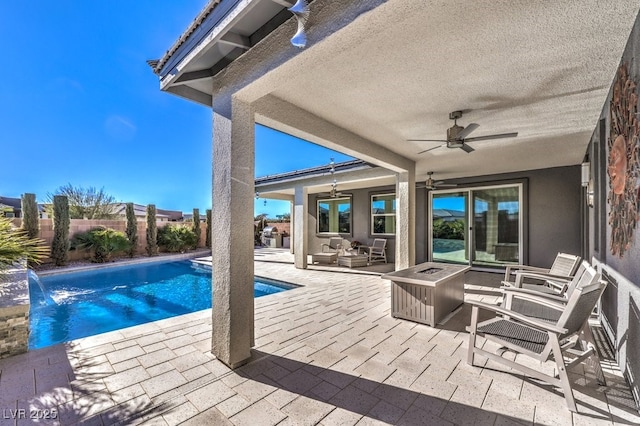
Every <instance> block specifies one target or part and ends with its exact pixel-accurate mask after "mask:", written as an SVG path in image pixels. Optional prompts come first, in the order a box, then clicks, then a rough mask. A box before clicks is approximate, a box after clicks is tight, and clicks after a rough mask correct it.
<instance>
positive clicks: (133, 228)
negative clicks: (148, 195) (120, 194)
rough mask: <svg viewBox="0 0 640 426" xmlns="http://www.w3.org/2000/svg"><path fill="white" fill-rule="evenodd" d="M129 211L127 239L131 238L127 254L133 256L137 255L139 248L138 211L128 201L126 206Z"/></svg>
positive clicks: (127, 211)
mask: <svg viewBox="0 0 640 426" xmlns="http://www.w3.org/2000/svg"><path fill="white" fill-rule="evenodd" d="M126 213H127V229H126V234H127V240H129V249H128V250H127V254H128V255H129V257H133V256H135V255H136V250H137V248H138V221H137V219H136V213H135V211H134V209H133V203H127V208H126Z"/></svg>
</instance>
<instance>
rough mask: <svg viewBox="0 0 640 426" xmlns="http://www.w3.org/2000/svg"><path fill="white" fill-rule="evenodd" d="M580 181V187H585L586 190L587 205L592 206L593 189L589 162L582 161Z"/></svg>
mask: <svg viewBox="0 0 640 426" xmlns="http://www.w3.org/2000/svg"><path fill="white" fill-rule="evenodd" d="M580 181H581V183H582V187H583V188H586V191H587V205H588V206H589V207H593V203H594V200H593V195H594V190H593V179H591V163H588V162H585V163H582V166H581V176H580Z"/></svg>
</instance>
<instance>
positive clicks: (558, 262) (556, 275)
mask: <svg viewBox="0 0 640 426" xmlns="http://www.w3.org/2000/svg"><path fill="white" fill-rule="evenodd" d="M581 260H582V258H581V257H580V256H576V255H573V254H568V253H558V254H557V255H556V258H555V260H554V261H553V264H552V265H551V268H548V269H546V268H539V267H536V266H529V265H507V267H506V270H505V274H504V280H503V281H502V285H503V286H511V287H518V288H528V289H531V290H533V289H537V290H539V291H542V292H546V293H559V292H560V291H561V290H562V288H563V287H564V286H565V284H566V283H567V282H568V281H569V280H571V278H573V276H574V275H575V273H576V270H577V269H578V267H579V265H580V261H581ZM512 275H515V277H512Z"/></svg>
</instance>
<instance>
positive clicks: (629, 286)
mask: <svg viewBox="0 0 640 426" xmlns="http://www.w3.org/2000/svg"><path fill="white" fill-rule="evenodd" d="M638 56H640V16H639V17H637V18H636V22H635V25H634V28H633V30H632V32H631V36H630V37H629V41H628V43H627V46H626V48H625V52H624V54H623V57H622V59H621V64H624V65H625V66H626V67H627V70H628V76H629V78H630V79H631V80H633V81H635V82H636V84H638V83H640V63H639V62H638V60H637V58H638ZM615 78H617V76H616V77H614V80H613V81H612V83H615V81H616V80H615ZM622 81H624V79H622ZM624 85H625V86H626V87H629V85H628V83H626V82H624ZM639 92H640V90H638V89H637V88H636V91H635V93H636V95H637V94H639ZM620 97H621V98H624V101H627V100H628V99H629V93H628V92H627V93H625V94H622V95H621V96H620ZM611 99H612V91H611V90H610V92H609V96H608V97H607V99H606V101H605V103H604V105H603V109H602V113H601V115H600V120H601V121H600V122H598V123H594V132H593V137H592V139H591V151H590V161H591V165H592V166H591V173H592V176H591V177H592V179H593V181H594V190H595V194H594V195H595V196H594V198H595V199H596V203H595V206H594V208H593V209H589V215H588V217H589V236H588V238H589V242H590V251H591V252H590V254H591V257H592V259H591V260H592V261H593V263H594V264H595V265H597V267H598V269H599V270H600V271H602V272H604V273H605V279H607V281H608V282H609V285H608V287H607V289H606V290H605V294H604V295H603V296H602V309H601V312H602V317H601V320H602V322H603V324H604V329H605V330H606V331H607V336H608V337H609V339H610V340H611V341H612V347H613V350H614V351H615V352H616V354H615V355H616V356H615V358H616V360H617V363H618V366H619V367H620V369H621V371H623V372H624V373H625V375H626V377H627V379H628V380H629V382H630V385H631V388H632V390H633V392H634V396H635V397H636V402H638V401H640V380H638V376H639V375H640V355H639V354H638V350H639V349H640V332H639V331H638V318H637V312H636V313H634V309H637V307H638V306H640V261H639V260H638V259H640V226H638V225H639V223H638V216H636V222H635V225H636V226H635V229H634V230H633V232H632V233H631V234H630V235H629V236H628V238H629V241H628V244H627V245H626V246H625V247H624V248H625V250H624V252H621V251H620V247H619V246H618V245H616V244H614V246H616V249H615V250H614V249H612V229H611V224H610V222H611V221H612V220H611V219H612V218H611V201H610V200H607V197H608V196H609V195H611V191H612V185H611V182H610V179H609V175H608V173H607V166H608V160H609V156H610V146H609V145H611V143H612V139H615V138H616V135H615V134H614V135H612V134H611V118H610V110H611ZM636 102H637V98H636ZM635 107H636V108H637V111H640V105H638V104H636V105H635ZM601 123H602V127H601ZM623 128H624V129H627V130H628V129H629V128H628V127H626V126H623ZM624 136H625V139H626V141H627V144H629V143H631V142H632V138H629V135H628V134H625V135H624ZM636 143H637V142H636ZM627 146H629V145H627ZM636 146H637V145H636ZM629 148H631V147H629ZM629 148H628V151H627V166H626V167H627V169H626V173H627V174H629V173H633V171H631V170H630V168H629V163H630V161H629V152H630V151H631V149H629ZM629 183H630V182H629V181H627V185H629ZM637 185H638V183H637V181H636V186H635V187H631V189H633V190H634V191H635V196H637V197H640V189H639V187H638V186H637ZM629 196H630V195H629V194H625V197H629ZM614 197H615V196H614ZM631 198H633V197H631ZM632 201H633V200H632ZM635 202H636V205H640V203H638V201H637V200H636V201H635ZM636 212H637V213H640V211H638V210H636ZM626 217H628V215H627V216H626ZM634 306H635V307H636V308H634Z"/></svg>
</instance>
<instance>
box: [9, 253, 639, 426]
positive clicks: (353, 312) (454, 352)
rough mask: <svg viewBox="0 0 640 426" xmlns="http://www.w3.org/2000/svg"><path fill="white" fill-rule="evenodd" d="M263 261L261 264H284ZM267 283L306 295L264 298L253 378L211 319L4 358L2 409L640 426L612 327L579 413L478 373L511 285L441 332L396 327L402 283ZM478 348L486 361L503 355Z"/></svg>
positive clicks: (584, 377) (476, 277) (597, 335)
mask: <svg viewBox="0 0 640 426" xmlns="http://www.w3.org/2000/svg"><path fill="white" fill-rule="evenodd" d="M262 251H264V253H265V255H264V256H263V257H260V258H266V257H268V256H269V254H268V253H273V256H274V257H275V256H277V254H278V253H280V254H283V252H284V250H274V249H263V250H256V252H257V254H259V253H260V252H262ZM255 273H256V275H259V276H265V277H273V278H277V279H279V280H285V281H288V282H292V283H296V284H300V285H302V287H299V288H297V289H294V290H290V291H287V292H282V293H278V294H275V295H271V296H269V297H263V298H259V299H256V302H255V312H256V329H255V338H256V341H255V342H256V344H255V347H254V348H253V350H252V357H251V359H250V361H249V363H248V364H247V365H245V366H244V367H241V368H238V369H236V370H230V369H229V368H228V367H226V366H225V365H224V364H222V363H221V362H219V361H217V360H216V359H215V357H213V355H212V354H211V327H212V324H211V311H210V310H205V311H200V312H196V313H193V314H188V315H183V316H179V317H175V318H171V319H167V320H162V321H157V322H152V323H148V324H144V325H141V326H136V327H132V328H128V329H123V330H118V331H114V332H110V333H106V334H103V335H98V336H93V337H89V338H85V339H80V340H78V341H74V342H72V343H69V344H67V345H57V346H53V347H49V348H45V349H42V350H38V351H33V352H30V353H28V354H24V355H20V356H16V357H12V358H9V359H5V360H2V361H0V400H1V401H2V402H3V404H4V406H7V407H11V408H12V409H15V408H16V407H26V408H27V409H29V408H33V409H45V408H47V407H50V406H51V404H52V403H53V404H55V406H56V407H57V408H58V418H59V421H60V423H61V424H74V423H75V422H83V423H86V422H91V423H97V424H100V423H102V424H112V423H118V422H120V423H136V422H150V423H160V424H178V423H181V424H187V425H189V424H193V425H200V424H255V421H256V419H260V421H261V422H262V424H268V425H275V424H280V423H283V422H284V423H287V424H323V425H338V424H339V425H356V424H362V423H379V422H382V423H385V424H411V425H419V424H425V425H430V424H491V425H494V424H534V423H535V424H567V425H572V424H574V425H577V424H602V425H605V424H607V425H608V424H612V423H618V424H637V423H638V422H640V416H638V413H637V411H636V409H635V405H634V402H633V399H632V396H631V393H630V391H629V388H628V386H627V384H626V382H625V381H624V379H623V378H622V376H621V373H620V371H619V370H617V368H615V361H614V360H613V359H611V358H610V357H607V354H609V353H610V350H609V349H607V347H606V340H604V337H603V334H602V331H601V330H600V329H599V327H595V328H593V336H594V342H595V345H597V347H598V349H599V350H600V352H601V353H602V354H605V358H604V359H602V360H601V361H602V366H603V373H604V377H605V378H606V382H607V386H599V385H597V382H596V380H595V378H594V377H593V376H592V374H591V373H590V372H589V371H586V370H585V369H584V368H582V366H581V365H577V366H572V367H570V368H569V371H568V373H569V374H568V375H567V379H568V380H569V381H570V384H571V389H572V391H573V395H574V398H575V402H576V407H577V412H571V411H570V410H568V409H567V407H566V402H565V398H564V395H563V394H562V393H558V392H557V391H554V388H549V387H548V385H547V384H545V383H542V382H538V381H537V380H536V379H532V378H531V376H530V375H529V374H528V373H524V374H522V373H515V372H514V371H512V370H511V368H509V367H506V366H504V365H503V364H500V363H497V362H495V361H493V360H489V359H487V358H486V357H485V356H484V355H482V354H479V353H476V355H475V361H474V366H470V365H468V364H467V362H466V360H467V356H468V342H469V333H468V331H466V328H467V327H468V326H469V324H470V321H471V311H472V309H471V305H470V303H471V302H474V301H477V302H481V303H486V304H490V305H495V304H496V303H497V302H499V301H500V300H501V298H502V293H501V291H500V281H501V276H500V275H496V274H487V273H478V272H469V273H467V274H466V276H465V304H464V305H463V306H462V308H461V309H459V310H457V311H456V312H455V314H454V315H453V316H451V317H450V318H449V319H448V320H447V321H446V322H445V323H444V324H440V325H437V326H436V327H430V326H426V325H422V324H419V323H416V322H413V321H407V320H403V319H399V318H393V317H392V316H391V315H390V308H391V306H390V281H388V280H384V279H381V278H380V275H379V274H378V275H364V274H360V273H357V271H356V270H353V271H351V272H350V270H348V269H346V270H345V271H340V272H337V271H335V270H333V271H331V270H320V269H308V270H304V271H301V270H298V269H296V268H295V267H294V265H293V263H289V262H269V261H256V262H255ZM283 312H286V315H283ZM483 313H484V312H483V311H481V312H480V313H479V314H478V315H479V318H478V323H481V322H482V321H484V320H485V319H487V318H486V315H483ZM310 318H313V319H314V321H309V319H310ZM476 341H477V346H479V347H482V348H483V349H484V350H490V349H493V348H496V349H497V348H498V346H499V345H498V344H496V343H492V342H489V341H487V342H486V343H483V342H484V337H481V336H478V337H477V340H476ZM517 358H518V357H517ZM554 365H555V364H554V363H553V362H546V363H544V364H542V367H541V368H543V369H544V370H545V371H548V370H550V371H553V368H554ZM182 422H184V423H182ZM284 423H283V424H284Z"/></svg>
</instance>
